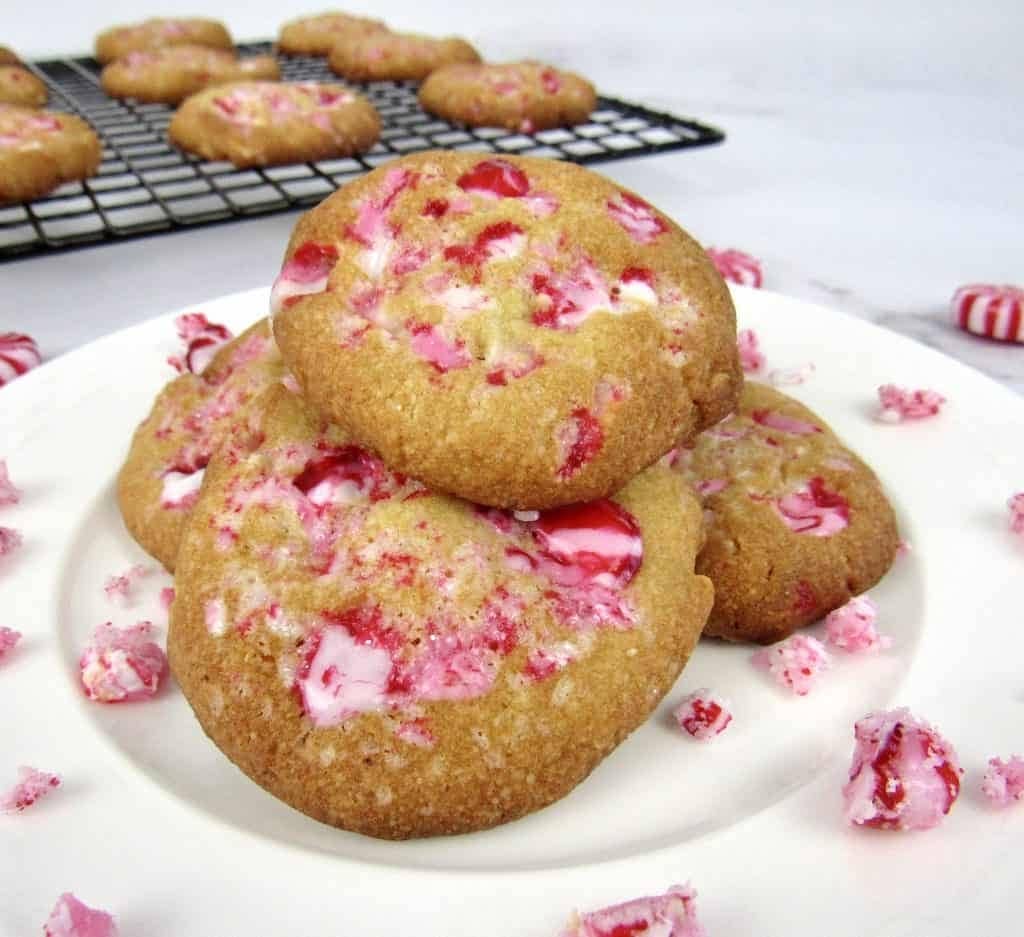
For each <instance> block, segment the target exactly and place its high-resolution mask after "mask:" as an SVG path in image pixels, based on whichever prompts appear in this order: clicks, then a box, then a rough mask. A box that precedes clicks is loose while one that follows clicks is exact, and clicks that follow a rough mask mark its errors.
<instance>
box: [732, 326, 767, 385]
mask: <svg viewBox="0 0 1024 937" xmlns="http://www.w3.org/2000/svg"><path fill="white" fill-rule="evenodd" d="M736 350H737V351H738V352H739V356H740V367H741V368H743V371H744V372H745V373H746V374H757V373H758V372H760V371H763V370H764V366H765V357H764V355H763V354H762V352H761V346H760V342H759V341H758V338H757V333H756V332H755V331H754V330H753V329H743V330H742V331H740V332H739V333H738V334H737V335H736Z"/></svg>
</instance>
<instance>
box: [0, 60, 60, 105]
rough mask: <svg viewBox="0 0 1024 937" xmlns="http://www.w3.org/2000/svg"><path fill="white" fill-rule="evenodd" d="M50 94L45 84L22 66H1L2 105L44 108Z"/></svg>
mask: <svg viewBox="0 0 1024 937" xmlns="http://www.w3.org/2000/svg"><path fill="white" fill-rule="evenodd" d="M48 97H49V93H48V92H47V90H46V84H45V82H43V81H41V80H40V79H39V78H37V77H36V76H35V75H33V74H32V72H30V71H29V70H28V69H27V68H22V67H21V66H20V65H0V104H16V105H18V106H19V107H42V106H43V105H44V104H46V99H47V98H48Z"/></svg>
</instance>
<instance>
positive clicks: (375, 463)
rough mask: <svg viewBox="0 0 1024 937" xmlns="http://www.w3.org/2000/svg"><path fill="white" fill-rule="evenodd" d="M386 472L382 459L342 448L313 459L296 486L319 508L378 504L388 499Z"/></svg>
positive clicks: (350, 447) (308, 463)
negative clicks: (370, 502) (334, 505)
mask: <svg viewBox="0 0 1024 937" xmlns="http://www.w3.org/2000/svg"><path fill="white" fill-rule="evenodd" d="M387 479H388V473H387V470H386V469H385V468H384V464H383V463H382V462H381V461H380V459H377V458H375V457H374V456H372V455H371V454H370V453H369V452H367V451H366V450H365V449H360V448H359V447H358V446H343V447H342V448H340V449H334V450H331V451H330V452H328V453H327V454H326V455H323V456H320V457H318V458H316V459H310V461H308V462H307V463H306V465H305V467H304V468H303V470H302V471H301V472H300V473H299V474H298V475H297V476H296V477H295V480H294V482H293V484H294V485H295V487H296V488H298V489H299V491H301V492H302V493H303V494H304V495H305V496H306V497H307V498H308V499H309V500H310V501H312V502H313V504H315V505H316V506H317V507H323V506H324V505H327V504H351V503H353V502H356V501H364V500H366V499H369V500H371V501H379V500H380V499H381V498H384V497H386V496H387V491H386V490H385V486H386V482H387Z"/></svg>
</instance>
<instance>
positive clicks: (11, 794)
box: [0, 766, 61, 813]
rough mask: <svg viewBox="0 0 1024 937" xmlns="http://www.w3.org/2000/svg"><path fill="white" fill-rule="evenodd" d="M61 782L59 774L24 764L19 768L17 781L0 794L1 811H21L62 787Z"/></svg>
mask: <svg viewBox="0 0 1024 937" xmlns="http://www.w3.org/2000/svg"><path fill="white" fill-rule="evenodd" d="M60 784H61V780H60V776H59V775H56V774H48V773H47V772H46V771H37V770H36V769H35V768H28V767H24V766H23V767H21V768H18V781H17V783H16V784H15V785H14V787H12V788H11V789H10V790H9V791H7V792H6V793H4V794H0V813H21V812H22V811H23V810H25V809H26V808H28V807H31V806H32V805H33V804H34V803H35V802H36V801H38V800H40V799H41V798H43V797H45V796H46V795H47V794H49V793H50V791H52V790H55V789H56V788H58V787H60Z"/></svg>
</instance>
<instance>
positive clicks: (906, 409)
mask: <svg viewBox="0 0 1024 937" xmlns="http://www.w3.org/2000/svg"><path fill="white" fill-rule="evenodd" d="M878 399H879V401H880V403H881V410H880V411H879V413H878V419H879V421H880V422H882V423H902V422H903V421H904V420H924V419H927V418H928V417H931V416H938V414H939V411H940V410H941V409H942V405H943V404H944V403H945V402H946V398H945V397H943V396H942V395H941V394H937V393H936V392H935V391H934V390H907V389H906V388H905V387H897V386H896V385H895V384H883V385H882V386H881V387H879V388H878Z"/></svg>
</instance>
